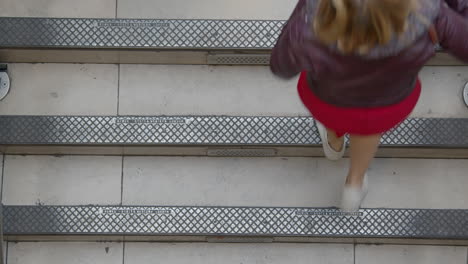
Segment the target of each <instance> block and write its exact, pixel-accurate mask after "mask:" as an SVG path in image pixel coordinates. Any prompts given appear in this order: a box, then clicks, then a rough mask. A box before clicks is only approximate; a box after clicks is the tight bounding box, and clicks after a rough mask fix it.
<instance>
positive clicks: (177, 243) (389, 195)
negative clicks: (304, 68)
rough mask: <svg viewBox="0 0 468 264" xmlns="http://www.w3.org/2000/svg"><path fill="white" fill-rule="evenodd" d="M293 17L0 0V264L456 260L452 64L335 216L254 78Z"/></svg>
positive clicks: (297, 105)
mask: <svg viewBox="0 0 468 264" xmlns="http://www.w3.org/2000/svg"><path fill="white" fill-rule="evenodd" d="M294 5H295V2H294V1H292V2H286V1H280V0H269V1H267V0H257V1H255V2H250V1H249V2H247V1H244V0H242V1H214V0H203V1H201V0H200V1H183V0H172V1H163V0H158V1H148V0H117V1H116V0H100V1H92V0H82V1H72V0H58V1H57V0H56V1H52V0H41V1H37V0H35V1H33V0H15V1H13V0H0V6H1V7H2V8H1V10H0V16H1V17H0V22H1V23H0V25H2V26H1V27H0V62H2V63H8V73H9V76H10V79H11V90H10V93H9V95H8V96H7V97H6V98H5V99H3V100H2V101H0V151H1V152H2V153H3V156H2V163H1V164H2V170H1V172H2V188H1V190H2V193H1V197H2V203H3V207H2V214H3V235H4V240H5V242H4V244H3V247H4V251H3V253H4V254H3V256H4V259H3V260H4V263H8V264H24V263H25V264H29V263H35V264H36V263H71V264H78V263H80V264H81V263H125V264H127V263H128V264H133V263H232V264H234V263H273V264H276V263H278V264H279V263H294V264H296V263H297V264H300V263H337V264H341V263H343V264H351V263H353V264H354V263H355V264H367V263H375V262H376V260H377V259H378V261H380V262H382V263H397V264H400V263H416V264H419V263H421V264H422V263H424V264H426V263H429V264H432V263H434V264H436V263H437V264H439V263H454V264H458V263H461V264H465V263H467V260H468V254H467V252H468V248H467V246H468V192H467V188H468V177H466V176H467V175H468V173H467V172H468V162H467V159H468V118H467V113H468V109H467V108H466V105H465V103H464V101H463V88H464V86H465V83H466V82H467V81H468V66H464V65H463V64H462V63H460V62H459V61H457V60H455V59H454V58H452V57H451V56H450V55H448V54H446V53H444V52H443V51H440V52H439V53H438V55H437V56H436V57H435V58H434V59H433V60H432V61H430V62H429V64H428V66H427V67H426V68H425V69H424V70H423V71H422V73H421V80H422V82H423V94H422V96H421V101H420V103H419V105H418V106H417V108H416V110H415V111H414V113H413V115H412V117H411V118H410V119H409V120H407V121H406V122H405V123H403V124H402V125H401V126H400V127H398V128H397V129H395V130H394V131H391V132H389V133H388V134H386V135H385V136H384V138H383V139H382V148H381V149H380V151H379V153H378V157H379V158H378V159H376V160H375V162H374V163H373V165H372V168H371V169H370V171H369V176H370V178H369V181H370V187H371V189H370V192H369V194H368V196H367V198H366V201H365V203H364V204H363V207H364V208H365V209H363V210H361V211H360V212H358V213H353V214H349V213H348V214H346V213H342V212H340V211H339V210H337V209H336V208H335V207H336V205H337V204H338V202H339V198H340V197H339V196H340V191H341V188H342V185H343V182H344V178H345V174H346V168H347V163H348V161H347V160H346V159H345V160H343V161H339V162H330V161H328V160H325V159H324V158H323V157H322V156H323V155H322V151H321V147H320V139H319V137H318V133H317V131H316V129H315V126H314V120H313V119H312V118H311V117H310V116H309V114H308V112H307V110H306V109H305V108H304V107H303V106H302V104H301V102H300V100H299V98H298V96H297V94H296V91H295V85H296V83H295V80H293V81H288V82H286V81H282V80H278V79H276V78H275V77H273V76H272V74H271V73H270V72H269V69H268V67H267V66H266V65H267V64H268V61H269V51H270V50H271V47H272V45H273V44H274V41H275V39H276V37H277V34H278V33H279V32H280V30H281V27H282V25H283V24H284V20H285V19H287V17H288V16H289V14H290V12H291V10H292V8H293V7H294ZM181 7H185V8H181ZM90 18H92V19H90ZM208 18H209V20H208Z"/></svg>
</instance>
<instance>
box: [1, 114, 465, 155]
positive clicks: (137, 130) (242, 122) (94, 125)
mask: <svg viewBox="0 0 468 264" xmlns="http://www.w3.org/2000/svg"><path fill="white" fill-rule="evenodd" d="M320 143H321V140H320V137H319V135H318V132H317V130H316V127H315V125H314V120H313V119H312V118H310V117H259V116H252V117H226V116H172V117H167V116H163V117H136V116H132V117H115V116H0V145H2V146H8V145H70V146H89V145H110V146H127V145H128V146H133V145H136V146H138V145H145V146H147V145H149V146H151V145H193V146H205V145H207V146H211V145H213V146H214V145H216V146H219V145H225V146H239V145H242V146H243V145H245V146H313V145H319V144H320ZM382 145H383V147H428V148H468V119H463V118H458V119H450V118H428V119H418V118H416V119H408V120H406V121H405V122H403V123H402V124H401V125H400V126H399V127H397V128H395V129H394V130H392V131H390V132H388V133H387V134H385V135H384V137H383V139H382Z"/></svg>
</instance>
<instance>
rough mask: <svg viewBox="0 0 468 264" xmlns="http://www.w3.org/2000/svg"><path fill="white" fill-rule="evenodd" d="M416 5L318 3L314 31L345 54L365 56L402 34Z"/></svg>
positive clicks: (355, 0)
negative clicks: (355, 53) (353, 53)
mask: <svg viewBox="0 0 468 264" xmlns="http://www.w3.org/2000/svg"><path fill="white" fill-rule="evenodd" d="M416 5H417V0H320V3H319V6H318V10H317V11H318V12H317V15H316V18H315V21H314V24H313V25H314V28H313V30H314V31H315V34H316V35H317V37H318V39H319V40H320V41H322V42H323V43H325V44H327V45H329V44H337V45H338V49H339V50H341V51H342V52H344V53H352V52H359V53H366V52H367V51H369V50H370V49H371V48H373V47H375V46H377V45H385V44H387V43H388V42H390V40H392V38H393V37H394V36H395V34H396V35H401V34H402V33H403V32H404V31H405V29H406V27H407V20H408V17H409V15H410V13H411V12H412V11H414V10H415V9H416Z"/></svg>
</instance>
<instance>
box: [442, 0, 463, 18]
mask: <svg viewBox="0 0 468 264" xmlns="http://www.w3.org/2000/svg"><path fill="white" fill-rule="evenodd" d="M445 2H446V3H447V4H448V6H450V8H452V9H453V10H454V11H455V12H457V13H458V14H460V15H462V16H464V17H465V18H467V19H468V0H445Z"/></svg>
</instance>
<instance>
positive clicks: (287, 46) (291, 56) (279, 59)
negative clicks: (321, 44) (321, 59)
mask: <svg viewBox="0 0 468 264" xmlns="http://www.w3.org/2000/svg"><path fill="white" fill-rule="evenodd" d="M305 9H306V0H299V3H298V4H297V6H296V8H295V9H294V11H293V13H292V15H291V17H290V18H289V20H288V22H287V23H286V25H285V26H284V28H283V30H282V32H281V34H280V36H279V38H278V41H277V43H276V45H275V47H274V48H273V50H272V53H271V60H270V68H271V71H272V72H273V74H275V75H276V76H279V77H281V78H284V79H290V78H293V77H294V76H296V75H297V74H299V73H300V72H301V71H303V70H307V69H308V68H309V67H310V65H309V64H310V61H309V60H308V56H307V50H306V47H307V45H306V42H307V40H306V36H305V35H306V34H305V30H310V29H309V26H308V23H307V21H306V16H305V13H306V10H305Z"/></svg>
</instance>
